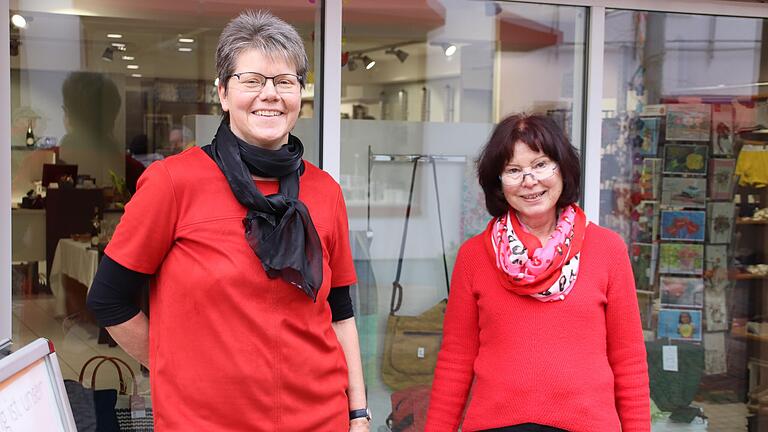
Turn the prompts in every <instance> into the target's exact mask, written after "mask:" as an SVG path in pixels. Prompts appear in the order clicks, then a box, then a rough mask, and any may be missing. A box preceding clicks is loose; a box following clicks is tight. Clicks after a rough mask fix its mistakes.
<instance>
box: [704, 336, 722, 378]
mask: <svg viewBox="0 0 768 432" xmlns="http://www.w3.org/2000/svg"><path fill="white" fill-rule="evenodd" d="M727 371H728V368H727V364H726V361H725V333H723V332H719V333H704V374H706V375H717V374H724V373H726V372H727Z"/></svg>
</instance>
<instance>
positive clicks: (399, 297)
mask: <svg viewBox="0 0 768 432" xmlns="http://www.w3.org/2000/svg"><path fill="white" fill-rule="evenodd" d="M419 159H420V157H415V158H414V160H413V171H412V172H411V186H410V191H409V192H408V206H407V207H406V208H405V223H404V224H403V239H402V241H401V242H400V255H399V256H398V258H397V272H396V273H395V280H394V282H392V297H391V298H390V302H389V313H390V315H394V313H395V312H397V311H398V310H400V306H402V304H403V286H402V285H401V284H400V276H401V275H402V271H403V257H404V256H405V240H406V239H407V237H408V221H409V220H410V218H411V207H412V204H413V187H414V185H415V183H416V168H417V167H418V165H419ZM428 161H429V162H430V163H431V164H432V177H433V180H434V183H435V202H436V204H437V220H438V224H439V226H440V245H441V246H442V250H443V274H444V275H445V291H446V293H447V294H450V292H451V284H450V278H449V277H448V257H447V255H446V253H445V235H444V233H443V232H444V230H443V215H442V210H441V209H440V188H439V186H438V181H437V163H436V162H435V159H434V157H431V156H430V157H429V159H428Z"/></svg>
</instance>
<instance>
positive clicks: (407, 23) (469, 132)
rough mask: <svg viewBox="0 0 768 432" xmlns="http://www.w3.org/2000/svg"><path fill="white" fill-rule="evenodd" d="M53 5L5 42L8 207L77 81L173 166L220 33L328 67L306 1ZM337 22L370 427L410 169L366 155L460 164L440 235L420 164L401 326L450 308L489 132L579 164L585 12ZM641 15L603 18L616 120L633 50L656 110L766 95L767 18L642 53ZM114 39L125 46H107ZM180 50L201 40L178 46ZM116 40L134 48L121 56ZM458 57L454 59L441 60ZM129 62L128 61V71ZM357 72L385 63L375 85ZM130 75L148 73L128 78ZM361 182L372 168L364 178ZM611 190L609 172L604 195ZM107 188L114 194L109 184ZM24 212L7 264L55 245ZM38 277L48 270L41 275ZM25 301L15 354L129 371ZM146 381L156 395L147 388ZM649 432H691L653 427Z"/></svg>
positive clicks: (389, 10)
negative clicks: (289, 37) (439, 306)
mask: <svg viewBox="0 0 768 432" xmlns="http://www.w3.org/2000/svg"><path fill="white" fill-rule="evenodd" d="M49 3H50V2H46V1H35V0H30V1H15V2H14V1H12V2H11V14H13V13H16V12H21V13H22V14H23V15H24V16H25V17H27V18H28V27H27V28H25V29H16V28H12V30H11V40H12V42H13V40H16V41H18V42H19V45H18V53H17V55H12V57H11V87H12V91H11V112H12V131H11V144H12V146H13V150H12V153H13V156H12V167H11V170H10V172H11V175H12V176H13V178H14V180H13V199H14V201H20V199H21V197H22V196H23V195H24V194H25V193H26V192H27V190H29V189H31V188H33V187H34V184H33V183H32V182H31V181H33V180H39V177H38V176H39V175H40V174H41V172H40V170H39V169H34V170H31V171H24V170H23V169H21V168H20V167H24V164H25V160H28V159H29V156H30V155H31V154H32V153H35V152H40V151H43V152H45V151H44V150H40V149H36V150H35V151H34V152H33V151H31V150H28V149H27V148H26V146H25V143H24V140H25V134H26V132H27V129H28V127H29V126H30V125H32V126H33V130H34V133H35V136H36V137H37V139H38V140H39V141H40V140H44V138H45V137H50V138H53V140H54V141H56V142H59V141H60V140H61V138H62V137H63V136H64V135H65V134H66V129H65V126H64V120H63V119H64V116H63V111H62V108H61V107H62V104H63V100H62V92H61V88H62V83H63V82H64V80H65V79H66V78H67V76H68V75H69V74H70V73H71V72H73V71H91V72H96V73H100V74H105V75H107V76H108V77H109V78H110V79H111V80H112V81H113V82H114V83H115V84H116V85H117V87H118V89H119V93H120V96H121V101H122V103H121V107H120V111H119V113H118V115H117V119H116V121H115V123H114V136H115V138H116V141H117V143H118V146H117V147H116V148H115V149H113V150H114V152H115V153H116V154H118V155H119V156H122V155H124V154H125V152H126V150H128V149H130V147H131V143H132V141H133V140H134V139H135V137H136V136H139V135H142V134H146V135H148V138H149V140H148V142H149V147H148V152H150V153H152V152H154V153H159V154H161V155H163V156H168V155H170V154H173V153H177V152H178V151H180V150H181V149H182V148H183V147H184V146H189V145H195V144H197V145H204V144H207V143H208V142H209V141H210V137H212V136H213V132H214V131H215V127H216V126H217V125H218V118H219V117H218V116H219V115H220V107H219V106H218V104H217V96H216V95H215V91H214V90H215V88H214V86H213V79H214V77H215V67H214V51H215V47H216V42H217V39H218V35H219V32H220V31H221V28H222V27H223V26H224V25H225V23H226V22H227V20H228V19H230V18H231V17H232V16H234V15H236V14H237V13H238V12H239V11H240V10H242V9H245V8H247V7H254V6H258V7H263V8H268V9H271V10H272V11H273V12H274V13H275V14H276V15H278V16H280V17H282V18H283V19H286V20H287V21H288V22H290V23H292V24H293V25H295V26H296V27H297V28H298V30H299V32H300V34H301V35H302V37H303V38H304V42H305V46H306V48H307V53H308V55H309V58H310V62H311V64H312V66H313V67H317V66H318V65H317V62H316V61H315V58H316V56H315V53H316V52H318V51H317V40H316V39H317V38H315V36H316V35H317V33H316V32H317V31H318V30H316V29H317V28H318V27H319V26H318V23H317V20H318V18H317V17H318V15H317V5H316V4H315V2H311V1H306V0H288V1H281V2H277V1H260V2H257V5H254V4H253V2H246V1H239V2H227V3H221V4H219V3H217V2H207V1H193V2H181V1H170V2H150V1H141V2H130V3H128V2H120V1H117V0H110V1H96V0H92V1H73V2H71V7H68V8H61V9H58V10H57V9H55V8H51V7H50V4H49ZM161 3H162V4H161ZM343 7H344V9H343V11H344V12H343V13H344V14H343V21H342V29H343V30H342V31H343V33H342V43H343V45H342V52H343V53H347V54H346V55H347V56H348V57H347V62H346V63H345V65H344V66H343V68H342V76H341V85H342V86H341V88H342V94H341V112H342V120H341V155H340V158H341V175H340V178H339V181H340V183H341V185H342V187H343V189H344V193H345V197H346V201H347V206H348V211H349V217H350V219H349V221H350V231H351V241H352V243H353V251H354V254H355V259H356V264H357V265H358V267H357V268H358V273H359V276H360V279H361V280H360V284H359V285H358V287H356V290H355V291H354V294H355V300H356V310H357V311H358V313H357V319H358V323H359V326H360V327H361V335H362V338H361V345H362V348H363V355H364V361H365V367H366V383H367V385H368V389H369V398H370V404H371V407H372V409H373V411H374V416H375V418H376V420H375V426H376V427H378V426H380V425H382V424H383V420H384V418H385V417H386V415H387V414H388V413H389V412H390V411H391V404H390V400H389V397H390V391H389V390H388V389H387V387H386V386H385V385H383V383H381V381H380V380H379V378H378V371H379V370H380V368H381V365H380V362H381V351H382V350H381V347H382V344H383V338H384V330H385V327H386V318H387V315H388V314H389V305H390V290H391V283H392V280H393V279H394V277H395V272H396V262H397V258H398V253H399V249H400V241H401V238H402V237H401V236H402V229H403V222H404V213H405V206H406V203H407V199H408V189H409V183H410V170H411V164H409V163H406V162H400V163H397V162H396V163H386V162H372V163H370V164H369V151H370V152H372V153H373V154H376V155H384V156H391V155H414V154H417V155H426V156H429V155H451V156H457V158H455V159H451V160H448V161H438V162H436V171H437V178H438V184H439V191H440V196H439V198H440V199H439V205H440V215H439V216H440V217H441V219H442V225H443V228H442V233H441V232H440V227H439V225H438V224H436V223H435V222H436V221H437V220H438V210H437V205H438V204H437V199H436V197H435V186H434V183H433V171H432V165H431V164H430V163H419V168H418V170H419V171H418V173H417V177H416V183H415V188H414V190H415V196H414V208H413V213H412V216H411V219H410V221H409V235H408V241H407V244H406V248H405V254H404V255H405V259H406V260H405V264H404V266H403V276H402V278H401V280H402V283H403V286H404V298H403V306H402V309H401V310H400V312H399V313H401V314H418V313H420V312H422V311H424V310H425V309H427V308H428V307H430V306H432V305H434V304H435V303H436V302H437V301H439V300H440V299H442V298H444V297H445V295H446V294H445V283H444V276H443V259H442V253H443V252H442V248H441V234H442V235H443V236H442V237H444V243H445V248H446V254H447V257H448V259H447V261H448V267H449V268H448V270H449V272H450V270H451V266H452V263H453V259H454V257H455V254H456V251H457V249H458V246H459V244H460V243H461V242H462V241H463V240H465V239H466V238H468V237H470V236H472V235H474V234H475V233H477V232H479V231H480V230H482V229H483V228H484V227H485V223H486V222H487V218H488V216H487V214H486V213H485V210H484V207H483V201H482V196H481V194H480V190H479V187H478V186H477V185H476V182H475V181H474V171H473V162H474V159H475V158H476V157H477V154H478V151H479V149H480V148H481V146H482V145H483V144H484V143H485V141H486V139H487V137H488V135H489V133H490V131H491V130H492V128H493V126H494V123H495V122H496V121H498V120H499V119H500V118H503V117H504V116H505V115H507V114H509V113H512V112H519V111H526V112H537V113H549V114H550V115H552V116H553V117H555V118H556V119H557V121H558V122H559V124H561V125H562V126H563V128H564V129H565V130H566V132H567V134H568V135H569V136H570V137H571V139H572V142H573V145H574V146H575V147H577V148H578V149H579V150H580V151H583V149H584V145H585V143H584V138H583V129H582V124H583V121H584V120H583V118H584V85H585V76H584V71H585V58H586V33H587V31H586V30H587V21H588V19H587V18H588V17H587V13H588V11H587V9H586V8H583V7H575V6H552V5H538V4H525V3H513V2H475V1H465V0H446V1H441V2H431V1H409V0H397V1H393V2H388V3H387V4H383V2H374V1H358V0H356V1H351V2H345V3H344V5H343ZM692 12H693V11H692ZM637 16H638V15H637V13H636V12H634V11H627V10H616V11H609V12H608V14H607V16H606V29H605V32H606V37H605V39H606V41H607V42H606V45H605V62H604V72H603V75H604V86H603V95H604V97H603V110H604V115H605V117H606V118H608V117H612V116H617V115H619V113H621V112H625V111H627V110H628V108H629V107H631V106H632V104H633V102H634V101H633V100H630V99H631V96H630V95H629V92H628V91H627V82H628V81H629V80H630V79H631V77H632V75H633V73H634V72H635V66H636V63H637V58H636V56H635V54H634V51H635V50H637V49H638V47H639V46H640V45H642V46H643V47H644V52H645V55H646V56H647V58H646V59H645V60H644V61H645V64H646V66H648V65H650V66H648V73H647V74H646V81H645V86H646V88H647V90H648V92H649V94H648V95H647V99H648V100H649V101H652V100H653V99H659V98H660V97H661V96H671V95H690V94H692V93H695V94H698V95H702V94H705V95H722V96H734V97H735V96H749V97H752V96H757V95H760V94H762V95H765V94H766V90H765V88H766V87H765V86H741V87H739V85H742V84H745V83H760V82H763V83H765V82H768V26H767V25H766V20H760V19H747V18H732V17H709V16H703V15H682V14H661V13H659V14H650V15H648V16H647V23H646V24H647V27H646V30H645V33H644V38H643V39H638V34H637V28H638V26H637V23H636V20H637ZM107 33H118V34H121V35H122V38H121V39H119V40H113V39H109V38H107V37H106V34H107ZM180 37H188V38H192V39H194V42H193V43H182V42H179V38H180ZM112 43H125V51H120V50H119V48H118V47H113V46H112ZM451 44H453V45H455V46H456V48H457V49H456V51H455V53H453V54H452V55H446V51H445V50H446V48H447V47H448V46H449V45H451ZM110 47H113V48H115V49H114V50H112V60H111V61H107V60H105V59H104V58H103V57H104V56H105V54H106V53H105V51H107V50H108V48H110ZM179 48H191V51H179ZM398 50H400V51H402V52H405V53H407V57H405V59H404V60H401V59H399V58H398V57H397V55H396V53H397V52H398ZM388 51H389V52H388ZM124 55H128V56H132V57H134V60H130V61H128V60H122V56H124ZM401 56H402V55H401ZM365 57H369V58H371V59H373V60H375V61H376V64H375V66H373V67H372V68H371V69H369V70H368V69H366V65H365ZM350 60H351V63H352V64H354V66H352V67H350ZM129 64H137V65H138V66H139V68H138V69H131V70H128V69H126V66H127V65H129ZM134 74H140V75H141V76H134ZM312 75H313V76H314V74H312ZM314 84H315V82H314V77H311V78H310V85H309V86H308V88H307V91H306V92H305V95H304V98H303V99H304V103H303V106H302V114H301V118H300V120H299V122H298V124H297V129H296V131H295V133H296V135H297V136H299V137H300V138H301V139H302V140H303V141H304V143H305V145H306V148H307V153H306V158H307V159H308V160H310V161H312V162H314V163H318V159H319V147H318V143H317V142H316V131H317V127H318V126H317V125H318V119H317V116H315V115H314V111H316V109H315V106H314V104H315V103H316V99H317V98H315V97H314V96H315V91H317V92H320V91H321V89H320V86H318V87H315V86H314ZM719 86H720V87H719ZM176 127H179V128H180V130H181V133H182V137H183V141H182V143H183V145H182V147H178V146H177V147H173V146H172V144H171V143H170V139H169V135H170V132H171V130H172V129H174V128H176ZM603 145H604V146H606V145H607V143H606V142H605V141H604V143H603ZM43 160H45V158H42V159H35V161H36V162H35V163H37V164H38V166H40V165H39V164H41V163H42V161H43ZM369 167H373V168H372V169H371V170H370V171H369ZM114 168H115V169H114V171H115V172H116V174H117V175H118V176H125V171H124V167H123V166H122V165H118V166H115V167H114ZM121 170H122V171H121ZM30 173H31V174H30ZM21 174H23V175H21ZM86 174H88V173H86ZM30 176H31V177H30ZM616 180H617V179H612V178H606V177H605V174H604V177H603V181H604V182H605V183H606V185H608V184H610V183H611V182H613V181H616ZM98 183H99V186H110V182H108V181H107V179H102V180H101V181H99V182H98ZM606 188H607V189H609V188H608V187H607V186H606ZM369 191H370V192H369ZM610 194H611V192H605V193H604V194H603V195H601V202H604V203H605V204H601V215H600V218H601V222H603V221H604V223H603V224H605V225H609V226H612V227H615V229H617V230H619V231H620V232H621V231H622V230H623V229H624V228H625V227H626V226H627V224H628V223H629V222H628V220H625V218H624V217H623V215H622V214H621V213H620V212H619V213H615V212H614V211H613V210H614V209H613V208H612V206H614V204H613V203H614V200H613V198H612V197H611V196H610ZM13 205H15V203H14V204H13ZM369 208H370V210H369ZM369 212H370V213H369ZM20 214H21V213H20V212H16V213H14V216H13V217H14V219H13V222H12V228H13V231H14V237H13V245H12V248H13V250H12V253H13V255H14V257H17V258H18V257H24V256H25V255H28V254H27V252H29V250H31V249H35V250H39V249H40V242H43V243H44V242H45V241H46V239H45V235H44V234H42V235H41V232H40V229H39V226H40V223H41V221H42V220H41V219H40V218H39V215H38V216H37V218H36V219H35V220H33V221H30V220H29V219H24V218H22V217H20V216H19V215H20ZM369 214H370V217H369ZM43 249H44V248H43ZM27 261H28V259H19V260H17V259H16V258H14V264H15V265H16V266H15V267H14V269H15V270H14V281H15V283H18V284H23V283H24V282H23V281H24V278H25V277H28V272H26V273H25V271H26V270H25V267H24V265H25V263H26V262H27ZM45 268H46V266H45V265H41V266H39V269H40V270H41V273H43V274H44V273H45V271H44V270H45ZM25 275H26V276H25ZM22 291H23V290H22V289H21V288H20V287H19V286H15V287H14V298H13V314H14V319H13V339H14V343H15V344H16V345H17V346H23V345H24V344H25V343H27V342H29V341H31V340H33V339H35V338H37V337H47V338H49V339H51V340H53V341H54V343H55V345H56V348H57V350H58V351H59V353H60V361H61V362H62V369H63V372H64V376H65V378H76V375H77V373H78V372H79V368H80V366H81V365H82V364H83V363H84V362H85V361H86V360H87V359H88V358H89V357H90V356H92V355H96V354H106V355H118V356H121V357H124V358H126V359H127V356H125V355H124V354H119V353H120V351H121V350H120V349H119V347H114V348H110V347H107V346H106V345H103V344H98V343H97V342H96V336H97V330H96V328H95V326H94V325H93V324H92V323H89V322H88V320H87V319H86V318H83V316H82V315H83V314H81V313H78V312H80V311H78V310H76V309H75V310H66V313H63V314H62V313H61V311H60V310H58V309H57V308H58V300H60V299H56V298H52V296H51V295H50V294H47V293H45V290H43V291H41V292H39V293H29V292H27V293H24V292H22ZM649 337H650V338H653V337H654V336H653V334H652V333H651V334H649ZM132 364H133V365H134V367H135V366H136V363H135V362H132ZM110 384H111V382H110V377H107V376H105V377H104V385H105V386H106V385H110ZM142 384H143V387H142V388H143V390H145V391H147V390H148V383H146V382H143V383H142ZM734 405H739V406H734V407H733V409H732V410H731V411H732V412H731V413H730V414H728V413H718V414H716V415H715V414H710V415H709V416H710V424H711V425H712V424H715V423H718V422H720V423H721V424H723V426H722V428H721V429H716V428H712V427H710V429H709V430H726V431H730V430H733V431H737V430H746V429H744V427H745V425H746V420H745V416H746V414H747V412H746V408H745V405H744V404H743V403H741V404H734ZM729 428H732V429H729ZM374 430H375V429H374ZM654 430H687V429H662V426H657V427H656V428H655V429H654ZM691 430H698V429H691ZM701 430H706V429H701Z"/></svg>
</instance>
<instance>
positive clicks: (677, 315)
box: [656, 309, 701, 341]
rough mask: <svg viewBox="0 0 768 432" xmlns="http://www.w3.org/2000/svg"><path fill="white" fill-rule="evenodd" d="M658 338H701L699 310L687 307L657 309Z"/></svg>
mask: <svg viewBox="0 0 768 432" xmlns="http://www.w3.org/2000/svg"><path fill="white" fill-rule="evenodd" d="M656 334H657V335H658V337H659V339H670V340H690V341H700V340H701V311H698V310H687V309H661V310H659V327H658V330H657V333H656Z"/></svg>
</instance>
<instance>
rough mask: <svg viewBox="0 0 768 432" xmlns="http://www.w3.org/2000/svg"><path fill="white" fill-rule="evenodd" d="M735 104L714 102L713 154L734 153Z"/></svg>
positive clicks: (724, 154) (727, 154)
mask: <svg viewBox="0 0 768 432" xmlns="http://www.w3.org/2000/svg"><path fill="white" fill-rule="evenodd" d="M733 113H734V110H733V105H731V104H730V103H726V104H712V154H713V155H716V156H732V155H733V132H734V131H733Z"/></svg>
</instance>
